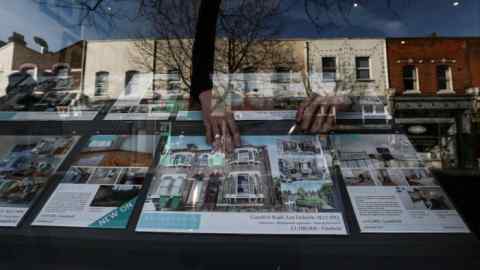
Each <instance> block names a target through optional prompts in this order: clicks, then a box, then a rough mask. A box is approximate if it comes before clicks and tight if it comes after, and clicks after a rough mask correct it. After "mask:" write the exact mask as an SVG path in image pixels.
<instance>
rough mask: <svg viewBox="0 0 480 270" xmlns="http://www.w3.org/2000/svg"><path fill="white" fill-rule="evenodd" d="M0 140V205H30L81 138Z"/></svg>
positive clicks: (9, 137)
mask: <svg viewBox="0 0 480 270" xmlns="http://www.w3.org/2000/svg"><path fill="white" fill-rule="evenodd" d="M0 139H1V141H2V142H3V143H2V144H1V145H0V207H13V206H14V207H27V206H28V205H29V204H30V203H31V202H32V201H33V199H34V198H35V197H36V196H37V194H39V193H40V191H41V190H42V189H43V187H44V186H45V184H46V183H47V181H48V180H49V179H50V177H51V176H52V175H53V174H54V173H55V172H56V170H57V168H58V167H59V166H60V164H61V163H62V161H63V160H64V159H65V157H66V156H67V154H68V152H69V151H70V149H71V148H72V147H73V146H74V144H75V143H76V141H77V140H78V138H77V137H72V136H45V137H43V136H1V137H0Z"/></svg>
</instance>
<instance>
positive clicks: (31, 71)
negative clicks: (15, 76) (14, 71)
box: [20, 65, 37, 80]
mask: <svg viewBox="0 0 480 270" xmlns="http://www.w3.org/2000/svg"><path fill="white" fill-rule="evenodd" d="M20 72H21V73H26V74H28V75H30V76H31V77H32V78H33V79H34V80H36V79H37V67H36V66H34V65H26V66H24V67H22V68H21V69H20Z"/></svg>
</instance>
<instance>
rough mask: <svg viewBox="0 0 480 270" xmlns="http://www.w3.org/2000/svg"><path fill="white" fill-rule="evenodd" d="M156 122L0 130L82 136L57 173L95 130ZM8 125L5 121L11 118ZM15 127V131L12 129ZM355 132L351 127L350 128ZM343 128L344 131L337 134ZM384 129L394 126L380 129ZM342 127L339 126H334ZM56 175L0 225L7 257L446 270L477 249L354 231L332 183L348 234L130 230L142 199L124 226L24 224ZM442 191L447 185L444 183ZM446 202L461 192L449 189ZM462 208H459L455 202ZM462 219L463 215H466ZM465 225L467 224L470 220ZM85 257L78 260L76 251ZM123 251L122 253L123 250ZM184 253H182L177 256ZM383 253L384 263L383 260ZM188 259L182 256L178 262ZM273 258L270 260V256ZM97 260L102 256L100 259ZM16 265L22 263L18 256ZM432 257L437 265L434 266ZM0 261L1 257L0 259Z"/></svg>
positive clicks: (272, 128) (260, 127) (439, 237)
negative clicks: (20, 216)
mask: <svg viewBox="0 0 480 270" xmlns="http://www.w3.org/2000/svg"><path fill="white" fill-rule="evenodd" d="M162 123H165V122H163V121H101V120H97V121H89V122H85V123H82V122H77V121H75V122H63V123H61V124H58V125H56V124H57V123H54V124H53V126H56V127H55V128H53V127H52V124H50V125H48V124H42V125H38V123H35V124H37V126H35V128H32V127H30V128H29V129H28V130H25V129H26V127H27V126H24V125H26V124H27V123H10V124H11V126H17V128H16V129H13V130H5V129H3V130H2V131H1V132H2V134H7V133H16V132H19V133H23V134H31V133H32V132H33V130H35V131H36V134H37V133H38V134H42V135H48V134H55V133H57V134H63V133H67V134H71V133H72V132H75V134H76V135H78V136H82V137H81V139H80V141H79V142H78V144H77V146H76V147H75V149H73V151H72V155H69V157H68V158H67V160H66V161H65V162H64V164H63V165H62V166H61V168H60V169H59V171H63V172H65V171H66V170H67V168H68V167H69V166H70V165H71V164H72V163H73V156H75V154H76V153H77V152H78V151H80V148H81V147H82V145H85V144H86V142H87V140H88V138H89V137H90V136H92V135H97V134H135V133H137V131H138V130H142V131H144V132H147V133H149V134H154V133H155V132H156V131H157V132H158V127H159V126H161V124H162ZM12 124H13V125H12ZM293 124H294V123H293V122H292V121H275V122H274V123H273V122H269V121H244V122H241V123H240V124H239V128H240V130H241V131H242V134H286V133H287V132H288V130H289V129H290V127H291V126H292V125H293ZM202 127H203V124H202V123H201V122H198V121H197V122H194V121H190V122H174V123H172V134H177V135H182V134H183V135H201V134H202V133H203V129H202ZM20 131H21V132H20ZM357 131H359V130H357ZM345 132H347V133H350V132H351V131H344V132H343V133H345ZM363 132H364V133H374V134H379V133H385V132H387V130H378V129H375V130H363ZM388 132H390V133H391V132H394V133H395V132H397V133H398V132H399V131H394V130H388ZM337 133H342V132H337ZM152 176H153V175H152V174H151V172H149V173H148V176H147V177H146V180H145V184H144V187H143V189H142V190H141V192H140V195H139V198H138V201H139V202H143V201H144V200H145V198H146V195H147V190H148V187H149V186H150V184H151V180H152ZM60 180H61V175H60V174H57V175H56V176H55V177H54V178H53V179H52V182H51V184H49V185H47V187H46V189H45V190H44V192H43V194H42V196H41V197H40V198H39V199H38V201H37V202H36V203H35V204H34V205H33V207H32V209H31V211H30V212H29V213H28V214H27V216H26V217H25V219H24V220H23V221H22V222H21V224H20V226H19V227H18V228H0V237H1V238H2V243H4V245H2V248H1V249H2V250H3V255H2V256H3V257H4V258H6V259H7V260H14V258H16V259H17V260H18V258H20V257H23V256H27V255H28V254H29V253H34V254H35V255H33V256H30V258H31V260H32V261H35V262H38V263H43V264H44V265H45V266H48V265H54V264H55V265H65V266H68V265H70V264H72V265H73V264H75V263H78V264H79V265H82V264H84V265H91V264H92V263H93V262H98V263H97V265H99V267H100V268H101V267H102V266H104V267H107V266H108V267H115V268H116V269H123V268H125V269H126V268H128V267H132V265H135V266H136V267H142V266H145V267H147V266H148V265H151V264H152V263H154V262H155V261H158V260H161V261H163V264H164V265H166V266H172V267H186V268H188V267H192V266H198V267H207V266H213V265H215V264H214V263H212V257H215V258H217V259H216V260H218V262H219V263H220V262H231V261H235V260H238V257H237V256H238V254H240V253H241V254H242V257H243V256H246V257H247V258H248V259H244V260H242V263H241V264H240V265H253V264H258V262H263V263H264V264H265V265H268V266H271V265H275V266H285V267H288V266H292V265H296V264H298V263H299V262H301V265H304V266H318V260H322V261H325V264H326V265H331V266H332V267H333V266H335V263H334V262H335V261H338V260H339V258H345V257H348V258H349V260H350V261H351V264H346V263H345V264H343V263H340V265H341V266H339V267H340V268H341V267H348V265H355V266H356V267H359V268H371V267H374V266H378V261H379V260H380V265H393V266H392V268H393V269H400V266H402V268H404V267H406V266H407V265H408V264H409V262H415V263H416V265H420V266H422V267H423V268H425V269H429V268H432V269H443V268H445V269H448V268H449V267H451V266H452V265H462V266H465V267H473V266H474V265H476V263H477V262H478V261H476V257H475V256H476V255H477V254H479V252H480V242H479V241H478V238H477V237H476V235H475V234H433V233H415V234H412V233H401V234H392V233H375V234H365V233H360V229H359V226H358V223H357V220H356V218H355V214H354V212H353V209H352V206H351V203H350V201H349V197H348V194H347V192H346V187H345V184H344V183H343V182H341V183H340V184H339V192H340V197H341V200H342V204H343V205H344V208H345V212H344V215H345V223H346V224H347V227H348V231H349V234H348V235H345V236H333V235H321V236H319V235H308V236H301V235H281V236H280V235H252V234H244V235H235V234H234V235H226V234H188V233H138V232H135V227H136V225H137V221H138V219H139V217H140V212H141V208H142V203H137V204H136V205H135V207H134V209H133V212H132V215H131V218H130V221H129V222H128V226H127V228H126V229H124V230H115V229H103V230H100V229H94V228H65V227H41V226H38V227H37V226H31V225H30V224H31V223H32V222H33V220H34V218H35V217H36V216H37V215H38V214H39V212H40V210H41V207H42V206H43V205H44V204H45V203H46V202H47V200H48V198H49V195H50V194H52V193H53V192H54V190H55V188H56V187H57V185H58V183H59V182H60ZM447 192H448V189H447ZM452 200H453V201H454V202H457V201H459V200H460V201H461V200H462V198H458V197H455V196H453V197H452ZM459 211H460V212H461V213H462V209H459ZM466 221H467V223H468V222H469V220H466ZM470 226H472V225H471V224H470ZM79 254H81V255H82V257H84V258H85V259H84V260H83V261H79V259H78V255H79ZM118 256H128V261H135V262H136V263H135V264H133V263H131V262H127V263H125V262H123V260H118V258H119V257H118ZM125 258H127V257H125ZM185 258H188V259H185ZM386 258H389V259H388V262H387V261H386V260H387V259H386ZM187 260H188V261H190V262H191V263H192V265H190V263H187V262H186V261H187ZM275 260H276V261H275ZM105 261H110V262H109V263H105ZM18 263H19V264H21V263H22V262H21V261H19V262H18ZM438 263H440V264H441V265H440V266H439V265H438ZM0 265H1V264H0Z"/></svg>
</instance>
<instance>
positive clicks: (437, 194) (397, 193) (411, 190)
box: [329, 134, 469, 233]
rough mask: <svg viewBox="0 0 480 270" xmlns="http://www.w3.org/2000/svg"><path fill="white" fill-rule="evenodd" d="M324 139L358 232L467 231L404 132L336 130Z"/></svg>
mask: <svg viewBox="0 0 480 270" xmlns="http://www.w3.org/2000/svg"><path fill="white" fill-rule="evenodd" d="M329 140H330V143H331V147H332V148H333V149H335V150H336V153H335V154H336V157H335V158H336V160H337V161H338V162H339V166H340V170H341V173H342V177H343V180H344V182H345V184H346V186H347V190H348V194H349V196H350V200H351V202H352V205H353V209H354V211H355V215H356V217H357V220H358V223H359V226H360V229H361V231H362V232H367V233H415V232H418V233H468V232H469V230H468V228H467V226H466V225H465V223H464V222H463V220H462V218H461V217H460V215H459V214H458V212H457V211H456V210H455V208H454V206H453V205H452V202H451V201H450V200H449V198H448V196H447V195H446V194H445V192H444V191H443V189H442V188H441V187H440V186H439V184H438V183H437V181H436V180H435V178H434V177H433V175H432V174H431V172H430V171H429V170H428V169H427V168H425V166H424V164H423V162H422V161H421V160H420V159H419V158H418V157H417V153H416V151H415V149H414V147H413V145H412V144H411V143H410V141H409V140H408V138H407V137H406V136H405V135H399V134H388V135H387V134H368V135H366V134H363V135H358V134H339V135H332V136H330V137H329Z"/></svg>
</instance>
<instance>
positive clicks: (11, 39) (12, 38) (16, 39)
mask: <svg viewBox="0 0 480 270" xmlns="http://www.w3.org/2000/svg"><path fill="white" fill-rule="evenodd" d="M8 41H9V42H15V43H18V44H20V45H23V46H26V45H27V42H25V37H24V36H23V35H22V34H19V33H17V32H13V34H12V35H11V36H10V37H9V38H8Z"/></svg>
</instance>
